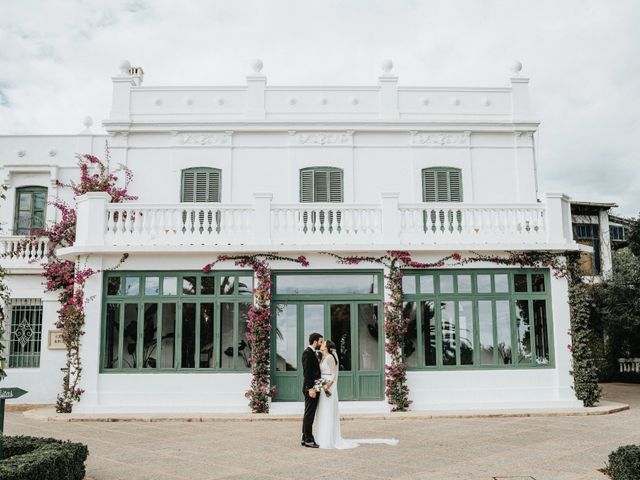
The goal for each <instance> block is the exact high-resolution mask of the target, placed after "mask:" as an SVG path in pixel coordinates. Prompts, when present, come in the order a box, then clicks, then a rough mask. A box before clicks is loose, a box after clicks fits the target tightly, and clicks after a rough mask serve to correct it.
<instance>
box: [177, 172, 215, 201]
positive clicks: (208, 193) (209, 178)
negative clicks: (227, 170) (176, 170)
mask: <svg viewBox="0 0 640 480" xmlns="http://www.w3.org/2000/svg"><path fill="white" fill-rule="evenodd" d="M220 180H221V174H220V170H218V169H217V168H189V169H187V170H183V171H182V195H181V201H183V202H205V203H209V202H219V201H220Z"/></svg>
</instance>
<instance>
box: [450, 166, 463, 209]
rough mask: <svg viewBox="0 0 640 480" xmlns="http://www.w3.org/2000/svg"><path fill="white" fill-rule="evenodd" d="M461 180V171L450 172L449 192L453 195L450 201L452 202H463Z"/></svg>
mask: <svg viewBox="0 0 640 480" xmlns="http://www.w3.org/2000/svg"><path fill="white" fill-rule="evenodd" d="M460 180H461V179H460V170H451V171H450V172H449V192H450V194H451V196H450V198H449V200H450V201H451V202H461V201H462V185H461V181H460Z"/></svg>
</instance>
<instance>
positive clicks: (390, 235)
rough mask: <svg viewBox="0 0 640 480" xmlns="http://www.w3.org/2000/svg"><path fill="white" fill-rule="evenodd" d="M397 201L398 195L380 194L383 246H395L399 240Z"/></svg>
mask: <svg viewBox="0 0 640 480" xmlns="http://www.w3.org/2000/svg"><path fill="white" fill-rule="evenodd" d="M399 199H400V194H399V193H383V194H382V241H383V243H385V244H396V243H398V239H399V238H400V210H399V209H398V200H399Z"/></svg>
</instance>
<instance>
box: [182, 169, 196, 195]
mask: <svg viewBox="0 0 640 480" xmlns="http://www.w3.org/2000/svg"><path fill="white" fill-rule="evenodd" d="M195 176H196V174H195V172H193V171H188V170H187V171H184V172H182V201H183V202H195V201H196V198H195V192H196V186H195Z"/></svg>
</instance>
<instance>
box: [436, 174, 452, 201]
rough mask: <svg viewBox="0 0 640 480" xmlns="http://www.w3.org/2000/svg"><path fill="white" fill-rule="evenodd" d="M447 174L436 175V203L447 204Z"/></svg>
mask: <svg viewBox="0 0 640 480" xmlns="http://www.w3.org/2000/svg"><path fill="white" fill-rule="evenodd" d="M448 173H449V172H446V171H444V172H442V171H440V172H437V173H436V202H449V201H450V200H449V182H448V181H447V180H448V177H449V175H448Z"/></svg>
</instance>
